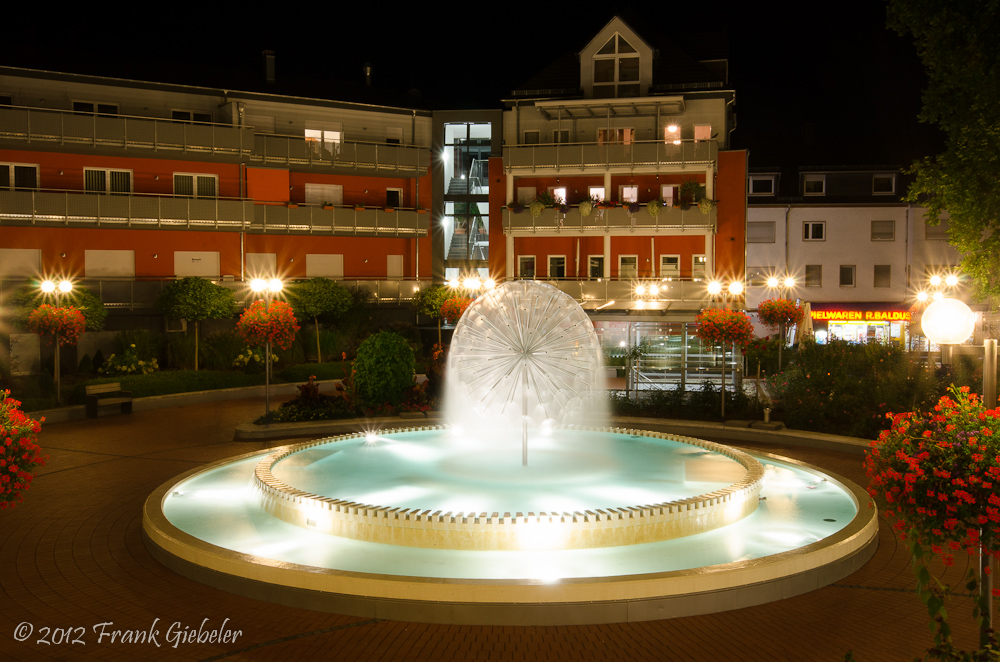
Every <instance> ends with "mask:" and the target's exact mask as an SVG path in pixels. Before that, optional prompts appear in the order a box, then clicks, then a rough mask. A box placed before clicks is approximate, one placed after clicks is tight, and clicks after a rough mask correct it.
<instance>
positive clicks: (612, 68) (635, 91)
mask: <svg viewBox="0 0 1000 662" xmlns="http://www.w3.org/2000/svg"><path fill="white" fill-rule="evenodd" d="M637 96H639V52H638V51H637V50H636V49H635V47H634V46H632V44H630V43H628V42H627V41H625V39H624V38H623V37H622V36H621V35H620V34H615V36H613V37H611V39H609V40H608V41H607V42H606V43H605V44H604V46H602V47H601V49H600V50H599V51H597V54H596V55H594V97H595V98H601V97H604V98H614V97H619V98H622V97H637Z"/></svg>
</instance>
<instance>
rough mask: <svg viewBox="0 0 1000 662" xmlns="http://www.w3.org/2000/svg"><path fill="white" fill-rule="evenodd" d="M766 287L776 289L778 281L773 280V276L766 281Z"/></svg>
mask: <svg viewBox="0 0 1000 662" xmlns="http://www.w3.org/2000/svg"><path fill="white" fill-rule="evenodd" d="M767 286H768V287H770V288H771V289H774V288H776V287H777V286H778V279H777V278H775V277H774V276H771V277H770V278H768V279H767Z"/></svg>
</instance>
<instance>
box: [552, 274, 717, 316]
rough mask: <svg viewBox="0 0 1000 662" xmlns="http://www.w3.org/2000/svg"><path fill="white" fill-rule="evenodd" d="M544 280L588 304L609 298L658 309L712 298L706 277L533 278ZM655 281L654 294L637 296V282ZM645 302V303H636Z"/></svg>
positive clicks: (602, 302) (637, 306)
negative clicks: (668, 278) (696, 278)
mask: <svg viewBox="0 0 1000 662" xmlns="http://www.w3.org/2000/svg"><path fill="white" fill-rule="evenodd" d="M534 280H539V281H540V282H542V283H547V284H549V285H551V286H552V287H555V288H557V289H559V290H561V291H563V292H565V293H566V294H568V295H570V296H571V297H573V298H574V299H576V300H577V301H579V302H580V304H581V305H583V306H584V307H585V308H589V307H590V306H589V305H588V304H596V305H598V306H600V305H603V304H605V303H607V302H609V301H614V302H616V303H617V304H620V305H618V306H616V308H623V307H625V308H631V307H636V308H644V307H649V308H650V309H656V308H658V307H659V306H661V305H662V304H664V303H670V304H674V305H676V304H677V303H682V302H687V303H690V304H692V306H693V305H695V304H701V303H704V302H706V301H708V299H709V295H708V291H707V281H705V280H695V279H690V278H689V279H684V280H681V279H679V278H677V279H673V280H662V279H659V278H652V277H649V278H642V277H639V278H601V279H599V280H575V279H552V280H544V279H534ZM653 282H655V283H656V286H657V288H658V290H659V291H658V292H657V294H656V295H655V296H651V295H646V296H643V297H638V296H637V295H636V294H635V286H636V285H637V284H638V283H647V284H648V283H653ZM639 302H642V304H643V305H637V304H638V303H639Z"/></svg>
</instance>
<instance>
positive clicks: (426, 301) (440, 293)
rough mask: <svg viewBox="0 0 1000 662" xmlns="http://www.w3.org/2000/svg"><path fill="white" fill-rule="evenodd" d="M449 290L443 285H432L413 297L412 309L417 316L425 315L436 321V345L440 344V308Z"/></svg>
mask: <svg viewBox="0 0 1000 662" xmlns="http://www.w3.org/2000/svg"><path fill="white" fill-rule="evenodd" d="M450 294H451V290H450V289H448V288H447V287H445V286H444V285H433V286H431V287H425V288H424V289H422V290H419V291H418V292H416V293H415V294H414V295H413V301H412V303H413V307H414V308H416V310H417V314H418V315H426V316H427V317H430V318H431V319H433V320H437V327H438V344H439V345H440V344H441V306H443V305H444V302H445V301H447V300H448V297H449V295H450Z"/></svg>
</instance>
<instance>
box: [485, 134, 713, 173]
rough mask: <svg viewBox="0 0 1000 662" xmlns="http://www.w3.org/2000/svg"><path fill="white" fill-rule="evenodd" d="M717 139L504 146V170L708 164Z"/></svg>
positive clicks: (711, 158)
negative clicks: (678, 142) (672, 141)
mask: <svg viewBox="0 0 1000 662" xmlns="http://www.w3.org/2000/svg"><path fill="white" fill-rule="evenodd" d="M718 151H719V148H718V145H716V142H715V141H714V140H698V141H695V140H684V141H681V144H679V145H675V144H673V143H665V142H663V141H661V140H649V141H642V142H633V143H630V144H627V145H624V144H612V143H604V144H601V143H557V144H550V145H512V146H507V147H504V169H505V170H507V171H508V172H509V171H512V170H537V169H555V170H559V169H561V168H584V167H591V166H593V167H614V166H621V167H636V166H655V167H663V166H675V165H676V166H681V165H689V164H702V163H704V164H708V163H712V162H714V161H715V160H716V159H717V157H718Z"/></svg>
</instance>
